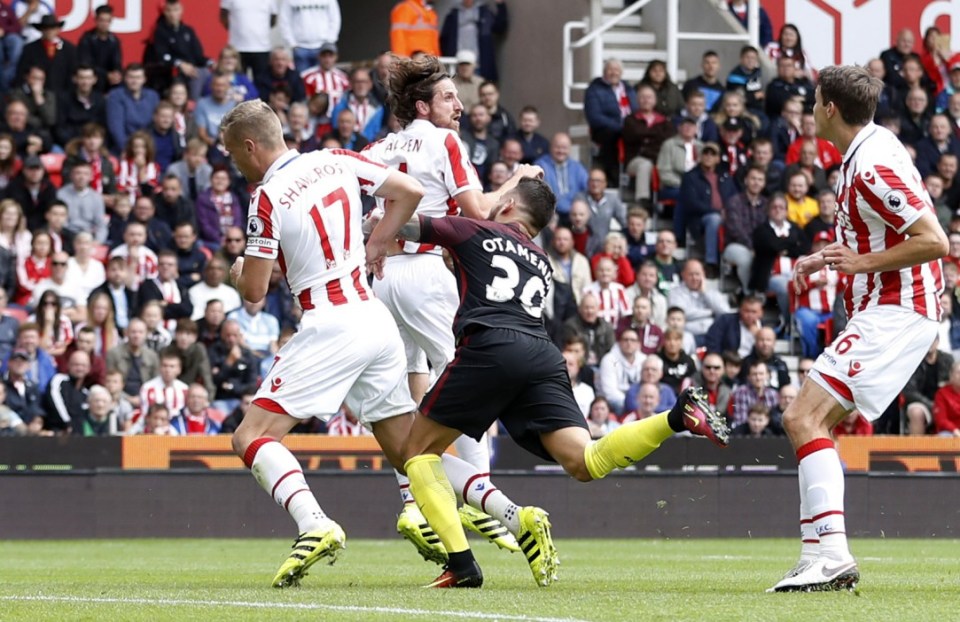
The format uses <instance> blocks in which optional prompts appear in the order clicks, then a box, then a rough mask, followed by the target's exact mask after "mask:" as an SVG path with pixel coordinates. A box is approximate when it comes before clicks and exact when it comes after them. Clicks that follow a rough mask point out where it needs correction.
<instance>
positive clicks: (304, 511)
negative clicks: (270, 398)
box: [244, 438, 333, 533]
mask: <svg viewBox="0 0 960 622" xmlns="http://www.w3.org/2000/svg"><path fill="white" fill-rule="evenodd" d="M244 462H245V463H246V464H247V466H249V467H250V472H251V473H253V477H254V478H255V479H256V480H257V483H259V484H260V487H261V488H263V489H264V490H266V491H267V492H268V493H270V495H271V496H272V497H273V500H274V501H276V502H277V505H279V506H280V507H282V508H283V509H284V510H286V511H287V512H288V513H289V514H290V516H292V517H293V520H295V521H296V522H297V529H299V530H300V533H304V532H307V531H315V530H318V529H322V528H324V527H326V526H328V525H329V524H330V523H332V522H333V521H331V520H330V519H329V518H327V515H326V514H324V513H323V510H322V509H320V504H319V503H317V499H316V497H314V496H313V493H312V492H311V491H310V486H308V485H307V480H306V479H304V477H303V470H302V469H301V468H300V463H299V462H297V459H296V458H294V457H293V454H292V453H290V451H289V450H288V449H287V448H286V447H284V446H283V445H281V444H280V443H278V442H276V441H274V440H272V439H266V438H258V439H257V440H255V441H254V442H253V443H251V444H250V447H249V448H248V449H247V451H246V454H245V455H244Z"/></svg>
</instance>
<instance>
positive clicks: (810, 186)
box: [783, 140, 827, 198]
mask: <svg viewBox="0 0 960 622" xmlns="http://www.w3.org/2000/svg"><path fill="white" fill-rule="evenodd" d="M799 157H800V160H799V161H797V162H794V163H793V164H791V165H789V166H788V167H787V168H786V169H785V170H784V171H783V178H784V179H786V180H787V190H788V191H789V189H790V181H789V180H790V179H792V178H793V176H794V175H796V174H797V173H803V175H804V176H805V177H806V178H807V195H808V196H810V198H815V197H816V196H817V194H818V193H819V192H820V191H821V190H823V189H825V188H826V187H827V176H826V174H825V173H824V171H823V169H822V168H820V167H819V166H817V143H816V141H814V140H804V141H803V143H802V144H801V145H800V156H799Z"/></svg>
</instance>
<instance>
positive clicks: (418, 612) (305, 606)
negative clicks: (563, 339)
mask: <svg viewBox="0 0 960 622" xmlns="http://www.w3.org/2000/svg"><path fill="white" fill-rule="evenodd" d="M0 600H6V601H20V602H24V601H26V602H31V601H32V602H61V603H90V604H119V605H161V606H191V605H193V606H201V607H222V606H224V605H226V606H227V607H241V608H249V609H301V610H322V611H343V612H351V613H391V614H397V615H409V616H422V617H426V616H433V617H442V618H463V619H474V620H516V621H517V622H587V621H585V620H579V619H577V618H542V617H536V616H525V615H512V614H508V613H468V612H465V611H434V610H431V609H402V608H399V607H361V606H357V605H324V604H320V603H262V602H247V601H236V600H234V601H230V600H184V599H176V598H92V597H84V596H0Z"/></svg>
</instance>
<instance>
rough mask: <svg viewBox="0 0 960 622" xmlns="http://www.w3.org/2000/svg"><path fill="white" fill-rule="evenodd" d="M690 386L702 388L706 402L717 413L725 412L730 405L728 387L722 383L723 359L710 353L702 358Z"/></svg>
mask: <svg viewBox="0 0 960 622" xmlns="http://www.w3.org/2000/svg"><path fill="white" fill-rule="evenodd" d="M692 384H693V385H694V386H696V387H703V390H704V392H705V393H706V394H707V401H708V402H709V403H710V405H711V406H713V408H714V410H716V411H717V412H719V413H725V412H727V408H728V407H729V404H730V387H728V386H727V385H726V384H724V383H723V357H721V356H720V355H719V354H717V353H715V352H710V353H708V354H707V355H706V356H704V357H703V363H702V364H701V365H700V371H698V372H697V373H696V374H694V376H693V380H692Z"/></svg>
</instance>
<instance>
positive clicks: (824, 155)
mask: <svg viewBox="0 0 960 622" xmlns="http://www.w3.org/2000/svg"><path fill="white" fill-rule="evenodd" d="M809 141H813V142H814V143H815V145H816V160H815V161H814V163H815V164H816V165H817V166H818V167H820V168H821V169H823V170H827V169H830V168H833V167H835V166H840V164H841V162H842V160H843V158H842V157H841V156H840V152H839V151H838V150H837V148H836V147H835V146H834V145H833V143H832V142H830V141H829V140H825V139H823V138H819V137H817V121H816V119H814V117H813V113H812V112H809V113H804V114H803V115H802V116H801V118H800V136H798V137H797V138H796V139H795V140H794V141H793V143H792V144H791V145H790V147H789V148H787V152H786V156H785V157H784V163H785V164H793V163H795V162H799V161H800V151H801V149H803V145H804V144H805V143H807V142H809Z"/></svg>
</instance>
